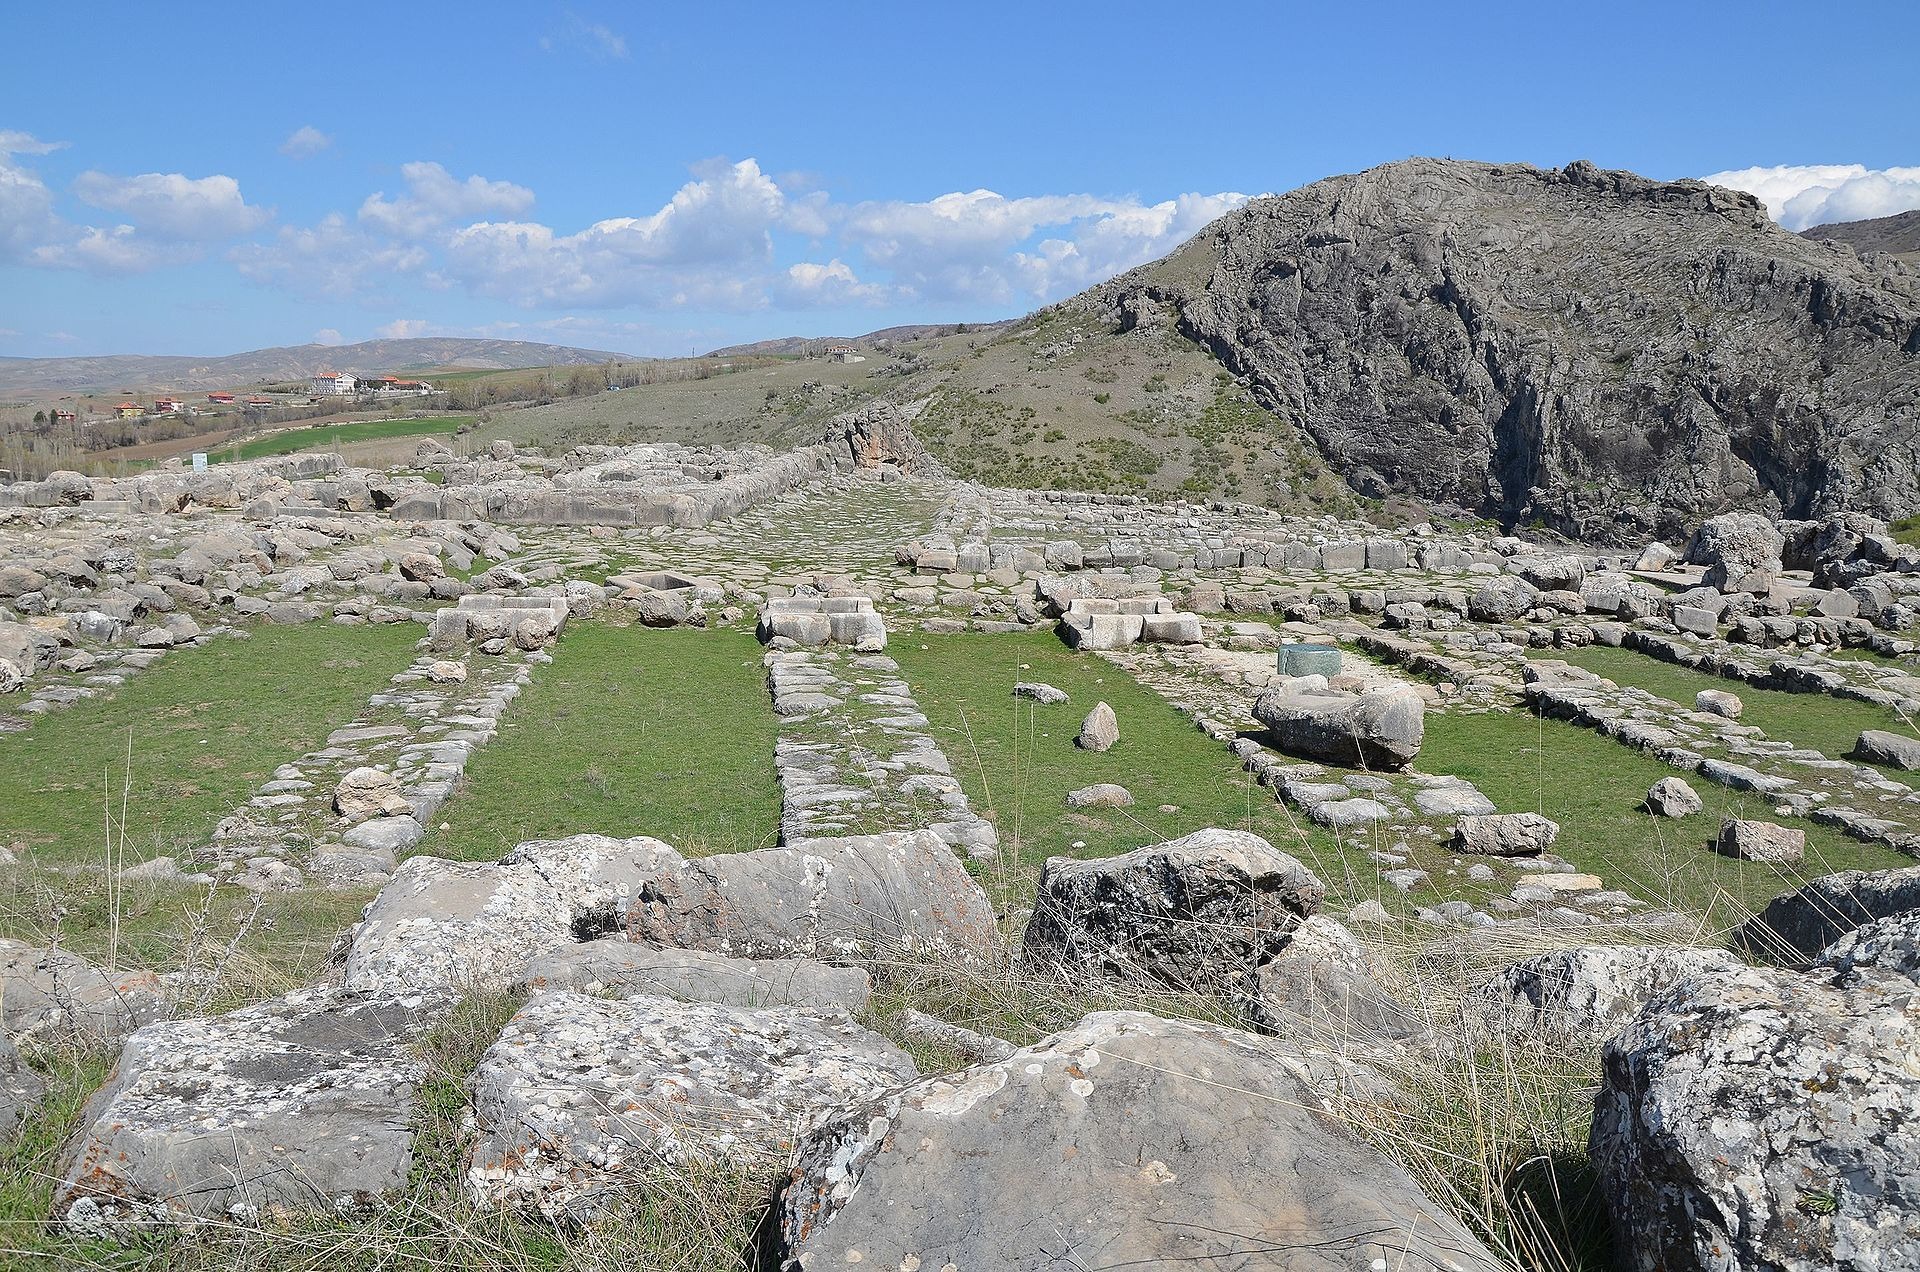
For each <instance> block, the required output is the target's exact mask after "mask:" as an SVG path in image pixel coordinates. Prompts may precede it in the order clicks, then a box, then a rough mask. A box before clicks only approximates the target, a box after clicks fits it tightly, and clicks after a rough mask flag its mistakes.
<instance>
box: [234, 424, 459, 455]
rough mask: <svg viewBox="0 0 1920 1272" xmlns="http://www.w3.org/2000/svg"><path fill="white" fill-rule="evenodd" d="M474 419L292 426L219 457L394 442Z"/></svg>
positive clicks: (452, 429) (446, 430)
mask: <svg viewBox="0 0 1920 1272" xmlns="http://www.w3.org/2000/svg"><path fill="white" fill-rule="evenodd" d="M472 419H473V417H472V416H471V415H435V416H430V417H425V418H418V419H405V420H359V421H357V422H355V423H352V424H326V425H322V426H320V427H318V428H291V429H286V430H283V431H281V432H278V433H270V434H268V435H267V436H265V437H256V438H254V439H253V440H251V441H247V442H242V443H240V444H239V445H238V446H231V447H228V448H226V449H225V450H222V451H219V452H218V453H217V457H218V458H219V459H221V460H242V459H264V458H266V457H267V456H269V455H291V454H293V453H295V452H296V451H307V450H331V449H332V448H334V447H336V446H344V445H346V444H348V443H349V442H379V441H391V440H392V439H394V438H396V437H429V436H433V435H436V434H451V433H453V432H455V431H456V430H457V429H459V428H460V426H461V425H463V424H466V423H469V422H471V421H472Z"/></svg>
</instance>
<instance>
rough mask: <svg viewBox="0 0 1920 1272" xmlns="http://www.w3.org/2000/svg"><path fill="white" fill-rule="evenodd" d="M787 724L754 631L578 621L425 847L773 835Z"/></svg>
mask: <svg viewBox="0 0 1920 1272" xmlns="http://www.w3.org/2000/svg"><path fill="white" fill-rule="evenodd" d="M775 732H776V721H775V718H774V714H773V707H772V703H771V699H770V698H769V697H768V695H767V690H766V681H765V672H764V671H763V670H762V668H761V665H760V646H759V644H758V643H757V642H756V641H755V640H754V638H753V634H752V633H751V632H749V631H745V630H732V629H725V628H721V629H715V630H712V631H701V630H696V629H671V630H661V631H654V630H649V629H647V628H643V627H637V626H635V627H624V626H617V625H615V624H613V623H610V622H580V623H575V624H573V625H571V626H569V627H568V628H567V630H566V633H565V634H564V635H563V636H562V637H561V638H560V641H559V643H558V645H556V646H555V648H554V659H553V662H552V663H551V664H549V665H547V666H543V667H539V668H537V669H536V670H535V671H534V674H533V680H532V682H531V683H530V684H529V685H528V686H527V689H526V691H525V693H523V694H522V695H521V697H520V698H519V699H518V700H517V701H515V702H514V703H513V704H512V705H511V706H510V707H508V709H507V711H506V714H505V715H504V716H503V717H502V725H501V730H500V733H499V735H498V736H497V737H496V738H495V739H494V740H493V741H492V742H490V743H488V744H487V745H486V746H484V747H482V748H481V749H480V750H479V752H478V753H477V754H476V755H475V756H474V758H473V761H472V763H471V764H470V765H469V766H468V769H467V774H466V778H465V780H464V782H463V784H462V786H461V788H460V790H459V791H458V792H457V793H456V795H455V797H454V798H453V799H452V800H449V801H448V803H447V805H446V807H445V808H444V809H443V810H442V814H443V819H444V820H443V821H442V823H441V824H440V826H439V827H435V828H432V829H430V831H429V833H428V835H427V838H426V839H425V840H424V841H422V843H421V844H420V847H419V851H421V852H425V853H432V854H435V855H437V856H443V857H454V858H459V859H462V860H469V861H489V860H493V859H496V858H498V857H500V856H502V855H504V854H505V853H506V852H507V851H508V850H509V849H511V848H512V847H513V846H514V845H515V844H518V843H522V842H524V841H526V840H530V839H556V838H560V837H563V836H566V835H575V834H583V833H587V832H594V833H599V834H606V835H617V836H623V837H624V836H632V835H652V836H654V837H655V838H658V839H663V840H665V841H666V842H668V843H670V844H672V845H673V846H674V847H676V848H678V849H680V850H681V851H682V852H684V853H687V854H688V855H690V856H698V855H703V854H706V853H714V852H739V851H744V850H746V849H750V848H762V847H767V846H769V845H771V844H773V843H774V842H775V840H776V837H777V836H778V833H779V825H780V787H779V782H778V780H777V779H776V778H775V776H774V770H773V740H774V734H775Z"/></svg>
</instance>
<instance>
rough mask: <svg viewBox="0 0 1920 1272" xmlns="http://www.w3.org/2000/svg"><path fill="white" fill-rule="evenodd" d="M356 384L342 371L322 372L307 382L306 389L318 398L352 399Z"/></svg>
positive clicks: (356, 382)
mask: <svg viewBox="0 0 1920 1272" xmlns="http://www.w3.org/2000/svg"><path fill="white" fill-rule="evenodd" d="M358 383H359V382H358V381H357V380H355V379H354V378H353V377H352V376H350V375H348V374H347V373H346V372H344V371H322V372H321V373H320V374H319V375H316V376H314V377H313V379H312V380H310V381H308V387H309V388H310V389H311V390H312V392H313V393H314V394H315V395H316V396H319V397H352V396H353V393H354V388H355V386H356V385H357V384H358Z"/></svg>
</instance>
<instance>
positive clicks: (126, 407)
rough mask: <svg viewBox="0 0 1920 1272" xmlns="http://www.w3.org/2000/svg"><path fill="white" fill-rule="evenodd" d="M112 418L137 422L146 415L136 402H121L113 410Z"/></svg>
mask: <svg viewBox="0 0 1920 1272" xmlns="http://www.w3.org/2000/svg"><path fill="white" fill-rule="evenodd" d="M113 413H114V416H115V417H116V418H118V419H123V420H137V419H139V418H140V417H141V416H142V415H145V414H146V411H145V410H143V409H142V408H141V406H140V404H139V403H138V402H122V403H121V404H120V405H118V406H116V407H114V408H113Z"/></svg>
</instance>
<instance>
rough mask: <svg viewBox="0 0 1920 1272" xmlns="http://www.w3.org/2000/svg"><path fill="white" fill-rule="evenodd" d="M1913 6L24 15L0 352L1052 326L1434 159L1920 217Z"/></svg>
mask: <svg viewBox="0 0 1920 1272" xmlns="http://www.w3.org/2000/svg"><path fill="white" fill-rule="evenodd" d="M1916 48H1920V5H1916V4H1913V3H1910V2H1909V3H1898V4H1896V3H1884V4H1853V5H1844V4H1842V5H1833V6H1828V7H1827V8H1826V10H1825V11H1821V12H1815V11H1814V10H1813V9H1812V8H1810V7H1809V6H1806V5H1804V4H1799V5H1775V4H1767V3H1747V4H1740V5H1734V4H1716V3H1691V4H1690V3H1684V2H1683V3H1677V4H1676V3H1671V2H1670V3H1667V4H1661V5H1637V4H1621V3H1609V4H1604V5H1597V4H1596V5H1571V4H1553V3H1533V4H1481V5H1477V6H1472V7H1471V8H1469V7H1467V6H1452V5H1436V4H1431V3H1427V4H1417V5H1415V4H1408V5H1385V4H1382V5H1371V6H1360V5H1351V4H1349V5H1338V6H1336V5H1298V4H1282V3H1270V4H1247V5H1239V4H1214V5H1207V6H1195V5H1169V4H1131V3H1106V4H1098V5H1094V4H1079V3H1057V4H1051V5H1031V4H1025V5H1001V4H995V3H981V2H980V0H975V2H974V3H970V4H967V5H965V6H908V5H899V4H843V5H813V6H801V5H778V6H774V5H764V6H763V5H746V4H729V3H716V2H711V0H709V2H708V3H703V4H699V5H672V6H664V5H614V4H604V3H601V4H591V3H582V4H548V3H540V2H539V0H530V2H527V3H515V4H489V3H467V4H460V5H452V4H444V5H443V4H426V3H420V4H407V3H402V4H394V3H387V4H380V5H372V4H356V3H345V4H329V5H325V6H298V7H296V6H291V5H278V4H271V3H265V4H262V3H255V4H249V5H213V4H194V5H155V4H119V3H107V4H102V5H95V6H87V7H84V8H80V7H75V6H65V5H35V6H21V5H11V6H7V8H6V10H5V12H4V14H0V85H4V87H0V354H6V355H17V356H58V355H67V354H95V353H116V352H141V353H204V354H217V353H226V352H232V351H236V350H240V349H248V348H256V347H261V346H266V345H275V344H299V343H304V342H306V341H309V340H315V339H318V340H322V341H337V340H347V341H351V340H359V339H365V338H368V337H371V336H375V335H380V334H401V335H405V334H450V335H467V334H474V335H494V336H500V337H505V338H514V339H530V340H548V341H553V342H557V343H569V344H581V345H588V346H594V347H600V348H610V349H618V350H622V351H628V352H637V353H653V354H674V353H685V352H687V351H688V350H689V349H691V348H702V349H704V348H707V347H711V346H714V345H717V344H723V343H729V342H732V341H736V340H748V339H758V338H761V337H765V336H773V335H785V334H793V333H807V334H825V333H840V334H851V333H855V332H859V331H865V330H870V329H873V328H876V327H880V326H885V325H889V324H893V323H900V322H918V321H954V320H963V319H988V318H997V317H1005V316H1008V315H1012V314H1017V313H1021V312H1025V311H1026V310H1029V309H1032V308H1034V307H1036V306H1037V305H1039V304H1042V303H1045V302H1047V301H1050V300H1054V299H1058V298H1059V297H1061V296H1064V295H1068V294H1071V293H1072V292H1074V291H1077V290H1079V289H1080V288H1082V287H1084V286H1087V285H1089V284H1091V283H1093V282H1096V281H1099V279H1100V278H1102V277H1105V276H1107V275H1110V274H1111V273H1113V272H1117V271H1118V270H1120V269H1123V268H1126V267H1128V266H1131V265H1133V264H1136V263H1138V262H1139V261H1142V260H1146V259H1151V258H1152V257H1154V256H1158V255H1160V254H1162V253H1163V252H1165V251H1166V250H1168V249H1169V248H1171V247H1172V246H1173V245H1174V244H1176V243H1177V242H1179V241H1180V240H1181V239H1182V238H1184V237H1186V236H1187V235H1189V234H1191V233H1192V232H1193V231H1194V230H1196V229H1198V228H1199V226H1200V225H1202V224H1204V223H1205V222H1206V221H1207V220H1209V219H1211V218H1212V217H1213V216H1216V215H1219V214H1220V213H1221V212H1224V211H1226V210H1228V209H1230V208H1231V207H1233V206H1234V205H1235V204H1236V203H1237V202H1238V201H1239V200H1240V199H1242V198H1244V197H1245V196H1248V195H1254V194H1259V193H1264V192H1278V191H1284V190H1288V189H1292V188H1294V187H1296V186H1299V185H1303V184H1306V183H1308V182H1310V181H1313V180H1316V179H1318V178H1320V177H1323V176H1328V175H1331V174H1334V173H1340V172H1350V171H1354V170H1357V169H1360V168H1365V167H1368V166H1371V165H1373V164H1377V163H1382V162H1386V161H1389V160H1393V159H1399V158H1404V157H1406V156H1409V155H1416V154H1438V155H1452V156H1456V157H1461V158H1475V159H1489V160H1498V161H1524V162H1530V163H1535V164H1540V165H1542V166H1557V165H1559V164H1563V163H1566V162H1568V161H1570V160H1573V159H1579V158H1585V159H1591V160H1593V161H1595V162H1597V163H1599V164H1602V165H1603V166H1608V167H1623V168H1631V169H1634V170H1635V171H1639V172H1642V173H1645V174H1647V175H1649V176H1655V177H1662V178H1675V177H1683V176H1708V175H1712V174H1728V175H1726V176H1725V177H1724V179H1726V180H1728V181H1730V182H1731V181H1738V182H1739V183H1741V184H1743V185H1744V186H1746V187H1747V188H1752V189H1755V190H1756V192H1758V193H1761V195H1762V197H1763V198H1766V199H1767V200H1768V202H1769V205H1770V206H1771V207H1772V208H1773V209H1774V212H1775V215H1776V217H1777V218H1778V219H1780V220H1781V221H1782V222H1783V223H1784V224H1789V225H1791V226H1794V227H1795V228H1797V227H1798V226H1799V225H1801V224H1805V223H1809V222H1811V221H1816V220H1837V219H1848V218H1850V217H1854V216H1863V215H1876V214H1883V213H1886V212H1891V211H1896V210H1901V209H1902V208H1905V207H1914V206H1920V167H1916V166H1915V165H1920V89H1917V88H1916V87H1915V85H1916V81H1920V76H1916V74H1915V70H1914V60H1915V53H1914V50H1915V49H1916Z"/></svg>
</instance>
